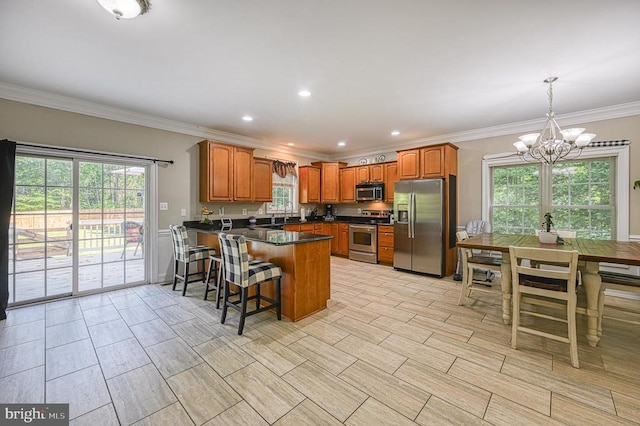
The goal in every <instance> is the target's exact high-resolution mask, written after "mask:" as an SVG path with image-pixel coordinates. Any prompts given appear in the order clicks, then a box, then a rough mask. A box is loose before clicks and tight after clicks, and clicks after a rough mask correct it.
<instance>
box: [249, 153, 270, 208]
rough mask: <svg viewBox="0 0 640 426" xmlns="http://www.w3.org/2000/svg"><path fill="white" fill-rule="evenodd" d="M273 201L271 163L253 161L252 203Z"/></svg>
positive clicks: (262, 160) (265, 160)
mask: <svg viewBox="0 0 640 426" xmlns="http://www.w3.org/2000/svg"><path fill="white" fill-rule="evenodd" d="M272 200H273V161H271V160H267V159H266V158H254V159H253V201H267V202H270V201H272Z"/></svg>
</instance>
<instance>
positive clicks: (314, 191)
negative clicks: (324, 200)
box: [298, 166, 320, 204]
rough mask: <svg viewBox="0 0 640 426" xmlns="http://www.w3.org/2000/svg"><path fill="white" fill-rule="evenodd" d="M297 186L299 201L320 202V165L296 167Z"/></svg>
mask: <svg viewBox="0 0 640 426" xmlns="http://www.w3.org/2000/svg"><path fill="white" fill-rule="evenodd" d="M298 175H299V177H298V187H299V198H300V203H302V204H306V203H319V202H320V167H317V166H300V167H298Z"/></svg>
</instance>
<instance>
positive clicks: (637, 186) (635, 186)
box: [633, 180, 640, 189]
mask: <svg viewBox="0 0 640 426" xmlns="http://www.w3.org/2000/svg"><path fill="white" fill-rule="evenodd" d="M637 188H640V180H637V181H635V182H633V189H637Z"/></svg>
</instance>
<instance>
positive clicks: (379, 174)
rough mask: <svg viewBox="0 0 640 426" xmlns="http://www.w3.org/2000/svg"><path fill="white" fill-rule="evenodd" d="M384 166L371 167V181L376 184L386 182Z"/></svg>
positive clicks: (375, 165) (373, 165)
mask: <svg viewBox="0 0 640 426" xmlns="http://www.w3.org/2000/svg"><path fill="white" fill-rule="evenodd" d="M384 176H385V173H384V164H382V163H380V164H372V165H370V166H369V180H370V181H374V182H384Z"/></svg>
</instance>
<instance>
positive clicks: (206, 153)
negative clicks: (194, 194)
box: [199, 141, 233, 202]
mask: <svg viewBox="0 0 640 426" xmlns="http://www.w3.org/2000/svg"><path fill="white" fill-rule="evenodd" d="M199 145H200V202H209V201H233V185H232V183H233V146H231V145H223V144H219V143H214V142H210V141H202V142H200V143H199Z"/></svg>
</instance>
